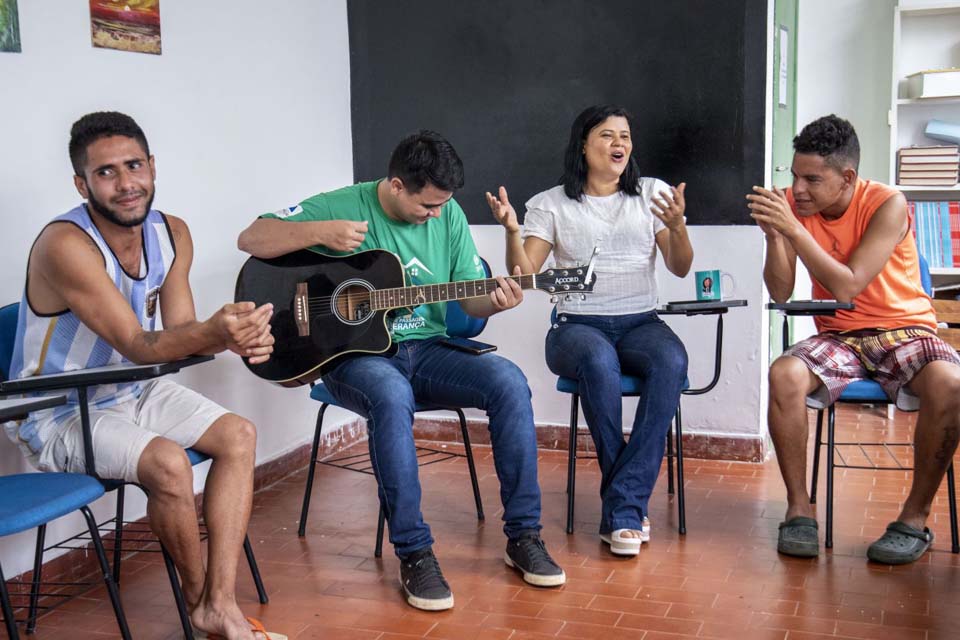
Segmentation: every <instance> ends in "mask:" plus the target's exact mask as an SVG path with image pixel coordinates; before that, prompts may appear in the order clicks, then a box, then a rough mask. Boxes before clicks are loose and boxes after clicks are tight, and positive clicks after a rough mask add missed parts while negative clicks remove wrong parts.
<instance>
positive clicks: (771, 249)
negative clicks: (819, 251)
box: [763, 237, 796, 302]
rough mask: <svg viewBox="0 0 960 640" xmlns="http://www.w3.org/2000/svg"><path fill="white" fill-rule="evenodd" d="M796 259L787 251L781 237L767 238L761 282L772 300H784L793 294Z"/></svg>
mask: <svg viewBox="0 0 960 640" xmlns="http://www.w3.org/2000/svg"><path fill="white" fill-rule="evenodd" d="M795 269H796V260H794V259H791V256H790V255H788V253H787V244H786V240H784V239H783V238H782V237H776V238H773V239H771V238H769V237H768V238H767V256H766V260H765V261H764V264H763V282H764V284H766V285H767V291H768V292H769V293H770V297H771V298H773V301H774V302H786V301H787V300H789V299H790V296H791V295H792V294H793V286H794V280H795V277H796V274H795V272H794V270H795Z"/></svg>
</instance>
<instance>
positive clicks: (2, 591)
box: [0, 569, 20, 640]
mask: <svg viewBox="0 0 960 640" xmlns="http://www.w3.org/2000/svg"><path fill="white" fill-rule="evenodd" d="M0 609H2V610H3V624H4V626H5V627H6V628H7V638H9V640H19V638H20V636H19V634H18V633H17V621H16V620H15V619H14V617H13V606H12V605H11V604H10V594H8V593H7V581H6V578H4V577H3V569H0Z"/></svg>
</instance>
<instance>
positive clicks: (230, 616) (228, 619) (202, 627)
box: [190, 600, 266, 640]
mask: <svg viewBox="0 0 960 640" xmlns="http://www.w3.org/2000/svg"><path fill="white" fill-rule="evenodd" d="M190 623H191V624H192V625H193V627H194V629H196V630H198V631H203V632H204V633H206V634H207V635H213V634H216V635H220V636H223V637H224V638H226V639H227V640H266V639H265V638H264V636H263V634H262V633H254V632H253V631H251V629H250V623H249V622H248V621H247V619H246V618H244V616H243V613H242V612H241V611H240V607H238V606H237V603H236V602H234V601H233V600H230V601H223V602H220V603H218V604H216V605H214V604H212V603H211V602H210V601H209V600H203V601H202V602H201V603H200V604H199V605H198V606H197V607H196V608H195V609H194V610H193V612H192V613H191V614H190Z"/></svg>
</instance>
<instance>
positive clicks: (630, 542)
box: [600, 529, 641, 556]
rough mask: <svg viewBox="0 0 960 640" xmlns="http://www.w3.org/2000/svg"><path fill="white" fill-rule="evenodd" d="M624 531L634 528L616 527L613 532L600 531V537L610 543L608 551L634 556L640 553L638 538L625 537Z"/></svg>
mask: <svg viewBox="0 0 960 640" xmlns="http://www.w3.org/2000/svg"><path fill="white" fill-rule="evenodd" d="M625 531H634V529H617V530H615V531H614V532H613V533H601V534H600V539H601V540H603V541H604V542H606V543H607V544H608V545H610V553H612V554H614V555H616V556H635V555H637V554H639V553H640V544H641V539H640V538H626V537H624V536H623V533H624V532H625Z"/></svg>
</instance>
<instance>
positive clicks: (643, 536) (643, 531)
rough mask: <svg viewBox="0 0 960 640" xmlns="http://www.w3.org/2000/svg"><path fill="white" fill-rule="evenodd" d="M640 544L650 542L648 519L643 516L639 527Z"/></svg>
mask: <svg viewBox="0 0 960 640" xmlns="http://www.w3.org/2000/svg"><path fill="white" fill-rule="evenodd" d="M640 542H650V518H648V517H646V516H644V517H643V524H642V525H640Z"/></svg>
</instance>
